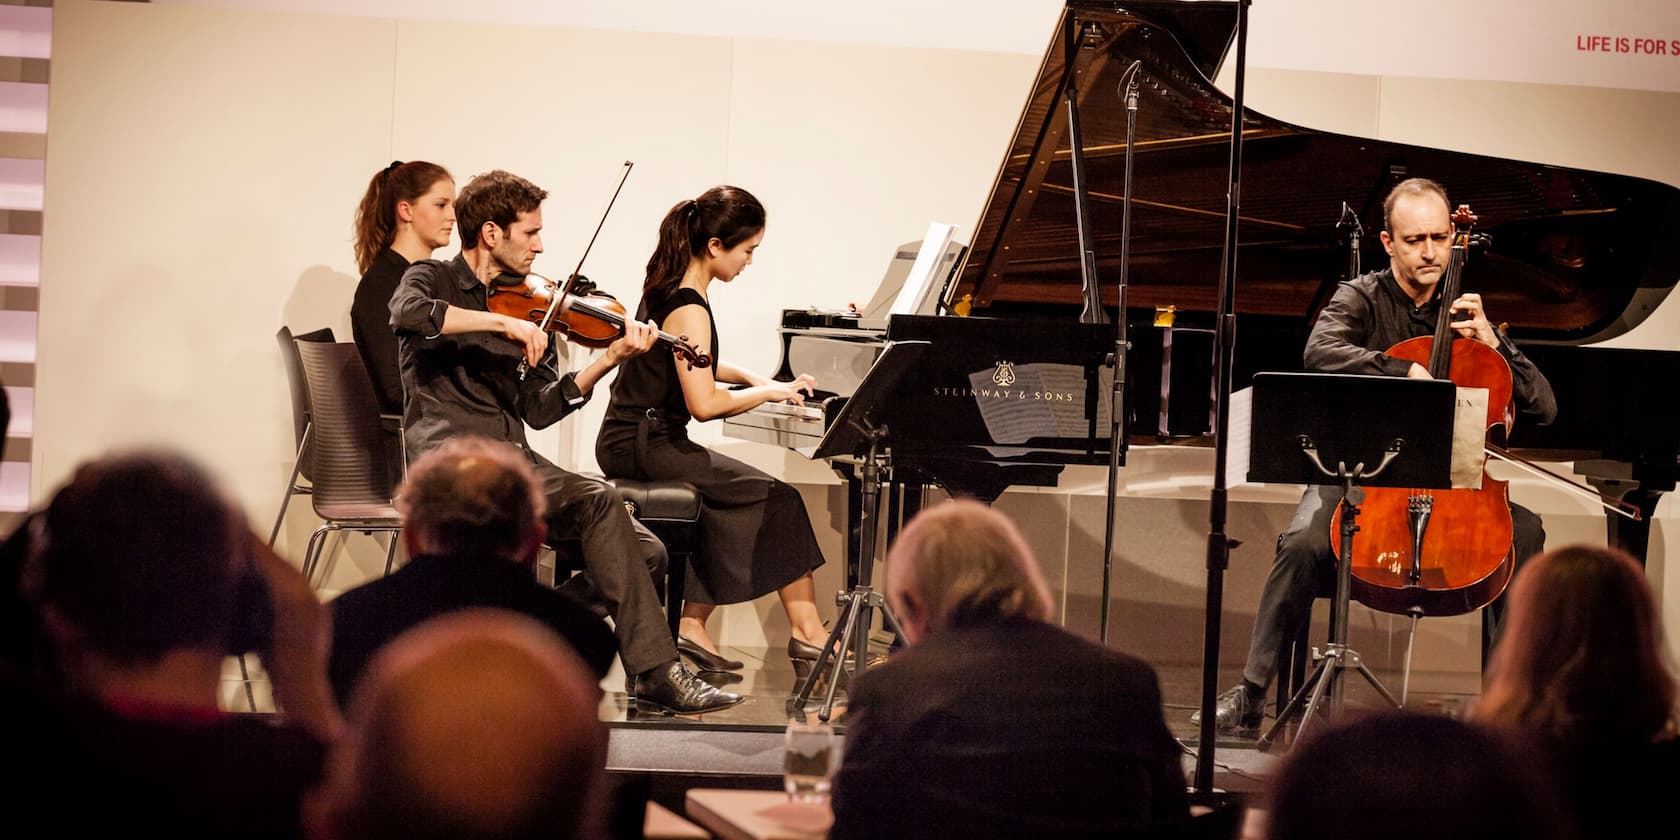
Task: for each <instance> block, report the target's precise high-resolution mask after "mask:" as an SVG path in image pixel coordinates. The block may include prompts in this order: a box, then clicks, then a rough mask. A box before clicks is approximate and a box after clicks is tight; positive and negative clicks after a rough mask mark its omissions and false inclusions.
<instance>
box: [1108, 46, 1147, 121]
mask: <svg viewBox="0 0 1680 840" xmlns="http://www.w3.org/2000/svg"><path fill="white" fill-rule="evenodd" d="M1142 69H1143V59H1137V60H1135V61H1133V62H1132V64H1131V66H1130V67H1127V68H1126V72H1124V73H1122V74H1120V84H1119V86H1117V87H1116V88H1115V90H1114V92H1115V94H1117V95H1118V96H1119V97H1120V98H1121V99H1123V100H1125V102H1126V110H1128V111H1136V110H1137V103H1138V76H1139V75H1141V74H1140V72H1139V71H1141V70H1142Z"/></svg>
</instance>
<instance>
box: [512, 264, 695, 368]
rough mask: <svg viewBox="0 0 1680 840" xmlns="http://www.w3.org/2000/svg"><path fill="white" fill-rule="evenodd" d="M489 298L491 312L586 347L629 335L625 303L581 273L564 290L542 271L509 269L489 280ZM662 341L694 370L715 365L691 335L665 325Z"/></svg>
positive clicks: (598, 346)
mask: <svg viewBox="0 0 1680 840" xmlns="http://www.w3.org/2000/svg"><path fill="white" fill-rule="evenodd" d="M486 302H487V303H488V304H489V306H490V311H491V312H495V313H497V314H499V315H506V316H508V317H509V318H518V319H519V320H521V321H530V322H531V323H533V324H536V325H537V326H539V327H542V328H543V329H545V330H548V331H549V332H553V333H559V334H561V335H563V336H565V337H566V339H567V340H568V341H572V342H575V343H577V344H581V345H583V346H585V347H594V348H601V347H606V346H607V345H609V344H612V343H613V342H614V341H617V340H618V339H620V338H622V337H623V336H624V319H625V310H624V304H622V303H619V302H618V299H617V298H615V297H613V296H612V295H609V294H607V293H606V292H603V291H601V290H599V289H597V288H595V284H594V283H592V282H590V281H589V278H587V277H583V276H582V275H578V274H573V275H572V276H571V278H570V282H568V283H567V284H566V288H564V289H562V288H561V287H560V285H559V284H558V283H555V282H554V281H553V280H550V279H548V278H547V277H544V276H542V275H540V274H527V275H525V276H524V277H515V276H513V275H507V274H504V275H502V277H500V278H498V279H497V280H496V282H494V283H491V284H490V291H489V294H488V295H487V297H486ZM659 341H660V342H661V343H663V344H666V345H668V346H669V347H670V348H671V352H673V353H675V354H676V355H677V357H678V358H680V359H682V360H683V361H685V362H687V363H688V366H689V368H690V369H691V370H692V369H693V368H697V367H699V368H706V367H711V366H712V357H711V356H710V355H708V354H707V353H706V352H705V351H703V350H700V349H699V348H697V347H695V346H694V345H693V344H691V343H689V340H688V336H686V335H677V336H674V335H671V334H670V333H667V332H665V331H664V330H660V331H659Z"/></svg>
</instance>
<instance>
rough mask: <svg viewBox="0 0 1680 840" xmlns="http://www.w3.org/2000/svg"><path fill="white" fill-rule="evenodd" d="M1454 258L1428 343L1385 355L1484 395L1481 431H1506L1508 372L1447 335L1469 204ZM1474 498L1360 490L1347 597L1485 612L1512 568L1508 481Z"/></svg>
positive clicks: (1337, 522)
mask: <svg viewBox="0 0 1680 840" xmlns="http://www.w3.org/2000/svg"><path fill="white" fill-rule="evenodd" d="M1452 221H1453V241H1452V252H1451V255H1450V257H1449V259H1448V263H1447V268H1446V271H1445V273H1444V275H1443V276H1442V279H1441V281H1440V290H1439V292H1438V297H1437V300H1439V301H1440V302H1441V311H1440V314H1439V315H1438V316H1437V318H1436V322H1435V333H1434V335H1432V336H1418V337H1417V338H1410V339H1407V340H1405V341H1402V342H1400V343H1398V344H1396V345H1394V346H1393V347H1391V348H1389V349H1388V351H1387V352H1388V355H1389V356H1391V357H1393V358H1396V359H1404V360H1407V361H1411V362H1416V363H1417V364H1419V365H1423V366H1424V367H1426V368H1427V369H1428V371H1429V375H1430V376H1431V377H1434V378H1435V379H1450V380H1452V381H1453V382H1454V383H1456V384H1457V385H1458V386H1459V387H1460V388H1485V389H1487V391H1488V401H1487V417H1486V424H1485V428H1486V429H1488V430H1489V431H1491V432H1495V433H1498V432H1502V431H1504V432H1508V431H1509V428H1510V424H1511V421H1512V419H1513V417H1514V414H1513V412H1512V410H1511V367H1510V365H1509V364H1508V363H1507V362H1506V361H1505V357H1504V356H1502V355H1500V353H1499V351H1498V350H1495V349H1493V348H1491V347H1489V346H1487V345H1486V344H1483V343H1482V342H1480V341H1478V340H1476V339H1473V338H1463V337H1461V336H1459V335H1458V334H1457V333H1456V332H1455V331H1454V330H1453V328H1452V326H1451V323H1452V320H1453V311H1452V302H1453V301H1455V300H1457V299H1458V296H1459V286H1460V279H1461V275H1462V273H1463V269H1464V262H1465V255H1466V253H1467V251H1468V248H1469V244H1470V241H1471V234H1470V229H1471V228H1472V227H1473V226H1474V225H1475V222H1476V217H1475V216H1474V215H1472V214H1471V212H1470V208H1469V207H1468V206H1466V205H1459V207H1458V210H1457V212H1455V213H1454V214H1453V217H1452ZM1485 463H1486V461H1485V455H1484V467H1483V473H1482V484H1481V487H1480V488H1477V489H1450V490H1439V489H1432V490H1423V489H1410V488H1404V487H1369V488H1364V493H1365V501H1364V504H1363V505H1362V512H1361V514H1360V516H1359V527H1358V530H1359V534H1360V536H1359V539H1357V540H1354V544H1353V558H1352V561H1351V563H1350V571H1351V574H1352V581H1351V587H1352V588H1351V594H1352V597H1353V598H1354V599H1355V600H1357V601H1359V602H1360V603H1362V604H1365V605H1366V606H1368V607H1370V608H1372V609H1375V610H1381V611H1383V612H1390V613H1397V614H1401V615H1411V616H1413V618H1414V619H1415V618H1416V617H1418V616H1424V615H1430V616H1445V615H1460V614H1462V613H1467V612H1471V611H1474V610H1478V609H1481V608H1482V607H1485V606H1487V605H1488V604H1490V603H1492V602H1493V600H1494V599H1495V598H1497V597H1499V594H1500V593H1501V592H1504V591H1505V586H1506V585H1507V584H1508V583H1510V581H1511V575H1512V572H1513V571H1514V568H1515V563H1514V559H1513V557H1512V553H1511V536H1512V525H1511V508H1510V503H1509V501H1508V487H1507V485H1506V482H1504V481H1501V480H1499V479H1495V478H1493V477H1491V476H1489V475H1487V472H1486V467H1485ZM1341 519H1342V511H1341V509H1340V507H1338V508H1337V510H1336V513H1335V515H1334V516H1333V517H1332V518H1331V522H1330V544H1331V546H1332V548H1334V549H1335V551H1336V553H1337V556H1338V557H1340V556H1341Z"/></svg>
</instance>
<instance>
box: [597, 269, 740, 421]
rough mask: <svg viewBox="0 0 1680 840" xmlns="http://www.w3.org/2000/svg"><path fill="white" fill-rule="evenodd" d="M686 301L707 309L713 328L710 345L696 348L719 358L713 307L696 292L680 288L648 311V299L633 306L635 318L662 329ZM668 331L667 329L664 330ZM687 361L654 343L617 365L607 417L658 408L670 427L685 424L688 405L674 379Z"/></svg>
mask: <svg viewBox="0 0 1680 840" xmlns="http://www.w3.org/2000/svg"><path fill="white" fill-rule="evenodd" d="M689 304H699V305H700V306H702V307H705V309H706V320H707V321H708V322H709V323H710V324H711V328H712V346H711V348H710V349H709V350H708V349H707V348H705V347H696V348H695V349H697V350H700V351H701V352H707V353H710V354H711V357H712V364H714V365H716V364H717V359H718V334H717V321H716V320H715V319H713V318H712V307H711V306H710V305H709V304H707V303H706V299H705V298H704V297H702V296H701V295H700V293H699V292H697V291H695V290H693V289H689V288H681V287H679V288H678V289H677V290H676V291H675V292H673V293H672V294H671V296H670V297H668V298H666V299H665V302H664V303H662V304H660V305H659V306H658V307H657V308H655V309H654V310H653V311H652V312H651V313H650V312H649V311H648V306H647V299H646V298H643V299H642V304H641V306H640V307H638V308H637V309H636V320H638V321H647V320H652V321H653V322H654V323H655V324H659V325H660V328H661V329H664V324H665V319H666V318H668V317H670V315H671V313H672V312H673V311H675V310H676V309H677V308H679V307H683V306H687V305H689ZM665 331H666V332H670V330H665ZM679 364H687V362H684V361H682V360H680V359H678V358H677V356H676V354H675V353H672V352H671V351H670V348H668V347H665V346H663V345H658V346H655V347H654V348H653V349H652V350H649V351H647V352H646V353H643V354H642V355H640V356H637V357H635V358H633V359H631V360H630V361H628V362H625V363H624V364H622V365H619V366H618V378H617V379H616V380H614V381H613V386H612V401H611V402H609V403H608V404H607V418H608V419H609V420H631V419H637V417H636V416H637V415H641V414H644V413H645V412H646V411H647V410H648V409H650V408H652V409H658V410H659V412H660V413H662V414H663V415H664V419H665V422H667V423H669V424H671V425H673V426H681V425H683V424H686V423H687V422H688V421H689V419H690V415H689V413H688V404H687V403H685V402H683V394H682V383H681V382H679V381H677V365H679Z"/></svg>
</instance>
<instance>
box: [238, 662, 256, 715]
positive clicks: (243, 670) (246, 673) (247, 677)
mask: <svg viewBox="0 0 1680 840" xmlns="http://www.w3.org/2000/svg"><path fill="white" fill-rule="evenodd" d="M239 681H240V682H241V683H243V684H244V685H245V705H247V706H249V707H250V709H251V711H253V712H254V711H256V710H257V693H256V692H255V691H253V690H252V689H251V671H250V669H249V668H248V667H247V666H246V665H245V654H243V653H241V654H239Z"/></svg>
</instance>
